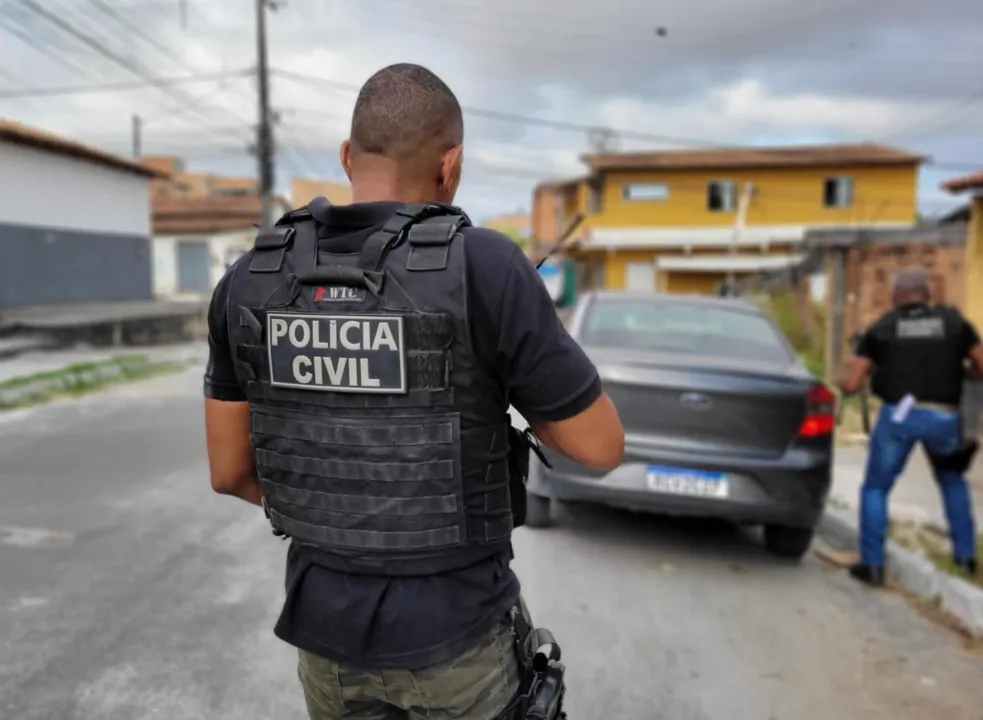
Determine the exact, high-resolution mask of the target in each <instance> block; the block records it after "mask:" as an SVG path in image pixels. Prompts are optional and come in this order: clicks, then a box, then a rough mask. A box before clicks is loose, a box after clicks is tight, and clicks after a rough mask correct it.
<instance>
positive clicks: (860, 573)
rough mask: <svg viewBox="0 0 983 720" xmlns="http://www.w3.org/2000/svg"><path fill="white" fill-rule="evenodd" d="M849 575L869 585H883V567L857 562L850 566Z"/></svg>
mask: <svg viewBox="0 0 983 720" xmlns="http://www.w3.org/2000/svg"><path fill="white" fill-rule="evenodd" d="M850 577H852V578H853V579H854V580H859V581H860V582H862V583H865V584H867V585H870V586H871V587H884V568H883V567H875V566H873V565H864V564H863V563H857V564H856V565H851V566H850Z"/></svg>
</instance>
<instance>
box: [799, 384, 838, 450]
mask: <svg viewBox="0 0 983 720" xmlns="http://www.w3.org/2000/svg"><path fill="white" fill-rule="evenodd" d="M835 427H836V396H835V395H833V393H832V392H830V389H829V388H828V387H826V386H825V385H822V384H816V385H813V386H812V387H811V388H809V392H807V393H806V416H805V419H804V420H803V421H802V426H801V427H800V428H799V437H804V438H812V437H821V436H823V435H829V434H830V433H832V432H833V429H834V428H835Z"/></svg>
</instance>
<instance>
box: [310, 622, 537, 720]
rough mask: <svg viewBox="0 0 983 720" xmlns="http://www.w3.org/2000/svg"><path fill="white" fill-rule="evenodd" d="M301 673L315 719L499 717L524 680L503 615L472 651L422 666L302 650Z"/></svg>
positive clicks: (473, 719)
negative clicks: (377, 666)
mask: <svg viewBox="0 0 983 720" xmlns="http://www.w3.org/2000/svg"><path fill="white" fill-rule="evenodd" d="M523 612H524V613H525V614H526V617H527V619H529V617H528V611H527V610H526V608H525V606H524V605H523ZM530 623H531V620H530ZM299 675H300V682H301V685H303V687H304V697H305V699H306V701H307V712H308V714H309V715H310V718H311V720H340V719H341V718H352V719H353V720H424V718H426V719H427V720H459V719H461V718H467V719H468V720H496V718H498V717H499V716H500V715H501V713H502V711H503V710H505V708H506V707H507V706H508V704H509V703H510V702H511V701H512V699H513V698H514V697H515V694H516V692H518V690H519V682H520V679H521V678H520V674H519V667H518V661H517V660H516V655H515V646H514V644H513V639H512V633H511V627H510V625H509V623H508V621H507V620H506V619H504V618H503V620H502V622H501V623H500V624H499V625H498V626H497V627H496V628H495V629H494V630H493V631H492V632H491V633H489V634H488V635H487V636H485V637H484V638H483V639H482V640H481V641H480V642H478V643H477V644H476V645H475V646H474V647H472V648H471V649H470V650H467V651H465V652H463V653H461V654H460V655H458V656H457V657H455V658H453V659H451V660H448V661H447V662H444V663H440V664H438V665H434V666H433V667H429V668H424V669H423V670H360V669H358V668H354V667H348V666H345V665H340V664H338V663H336V662H332V661H331V660H327V659H325V658H322V657H320V656H317V655H312V654H310V653H307V652H304V651H303V650H302V651H300V665H299Z"/></svg>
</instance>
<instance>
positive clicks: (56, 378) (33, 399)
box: [0, 355, 186, 410]
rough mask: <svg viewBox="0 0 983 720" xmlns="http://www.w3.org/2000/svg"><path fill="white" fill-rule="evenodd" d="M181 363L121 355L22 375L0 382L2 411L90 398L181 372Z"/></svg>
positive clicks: (0, 406) (142, 356) (0, 407)
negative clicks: (110, 389) (116, 387)
mask: <svg viewBox="0 0 983 720" xmlns="http://www.w3.org/2000/svg"><path fill="white" fill-rule="evenodd" d="M185 367H186V364H185V363H180V362H174V361H171V362H151V361H150V360H149V358H147V356H145V355H119V356H116V357H112V358H107V359H106V360H100V361H96V362H84V363H73V364H71V365H66V366H65V367H63V368H59V369H57V370H49V371H45V372H39V373H33V374H31V375H22V376H20V377H16V378H12V379H10V380H6V381H4V382H2V383H0V410H13V409H16V408H23V407H28V406H31V405H38V404H41V403H45V402H49V401H51V400H54V399H55V398H58V397H66V396H67V397H72V396H80V395H87V394H89V393H93V392H96V391H98V390H102V389H104V388H106V387H108V386H110V385H116V384H118V383H123V382H132V381H135V380H142V379H145V378H150V377H155V376H157V375H165V374H169V373H173V372H178V371H180V370H183V369H184V368H185Z"/></svg>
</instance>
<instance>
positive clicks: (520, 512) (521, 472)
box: [509, 425, 553, 528]
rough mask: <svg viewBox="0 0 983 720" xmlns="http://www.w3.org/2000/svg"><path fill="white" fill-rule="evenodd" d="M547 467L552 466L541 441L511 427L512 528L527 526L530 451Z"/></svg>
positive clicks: (510, 484) (527, 431) (526, 432)
mask: <svg viewBox="0 0 983 720" xmlns="http://www.w3.org/2000/svg"><path fill="white" fill-rule="evenodd" d="M530 450H531V451H532V452H534V453H536V457H538V458H539V461H540V462H541V463H543V464H544V465H545V466H546V467H548V468H551V467H553V466H552V465H550V463H549V461H548V460H547V459H546V456H545V455H543V451H542V448H541V447H540V445H539V440H538V439H537V438H536V436H535V435H533V433H532V430H530V429H529V428H526V429H525V430H517V429H516V428H515V427H513V426H511V425H510V426H509V495H510V496H511V498H512V527H513V528H517V527H520V526H522V525H525V524H526V480H527V479H528V478H529V451H530Z"/></svg>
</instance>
